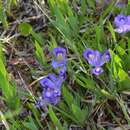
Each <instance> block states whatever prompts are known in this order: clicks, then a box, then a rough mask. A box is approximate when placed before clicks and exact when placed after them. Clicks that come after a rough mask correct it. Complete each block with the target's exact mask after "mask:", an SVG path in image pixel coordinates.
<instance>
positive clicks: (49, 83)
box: [40, 74, 64, 105]
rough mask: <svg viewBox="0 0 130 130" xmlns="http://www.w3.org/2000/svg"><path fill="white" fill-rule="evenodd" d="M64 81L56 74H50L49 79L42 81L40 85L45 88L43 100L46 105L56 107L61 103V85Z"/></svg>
mask: <svg viewBox="0 0 130 130" xmlns="http://www.w3.org/2000/svg"><path fill="white" fill-rule="evenodd" d="M63 81H64V79H63V78H62V77H61V76H59V77H57V76H56V75H55V74H48V76H47V77H45V78H43V79H41V80H40V84H41V86H42V88H43V92H42V98H43V100H44V101H45V102H46V104H48V103H50V104H53V105H56V104H58V103H59V101H60V96H61V85H62V83H63Z"/></svg>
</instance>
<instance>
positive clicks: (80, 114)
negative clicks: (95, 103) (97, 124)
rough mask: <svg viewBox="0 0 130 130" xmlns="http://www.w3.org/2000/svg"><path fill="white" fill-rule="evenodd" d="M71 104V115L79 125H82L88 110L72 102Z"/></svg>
mask: <svg viewBox="0 0 130 130" xmlns="http://www.w3.org/2000/svg"><path fill="white" fill-rule="evenodd" d="M71 106H72V112H73V115H74V116H75V118H76V120H77V121H78V122H79V123H80V124H81V125H84V122H85V120H86V118H87V115H88V110H87V109H86V110H85V109H84V110H81V109H80V107H79V106H77V105H75V104H72V105H71Z"/></svg>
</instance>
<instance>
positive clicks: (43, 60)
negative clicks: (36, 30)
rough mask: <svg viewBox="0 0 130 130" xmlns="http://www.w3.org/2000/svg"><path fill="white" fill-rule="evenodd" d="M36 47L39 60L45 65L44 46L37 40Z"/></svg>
mask: <svg viewBox="0 0 130 130" xmlns="http://www.w3.org/2000/svg"><path fill="white" fill-rule="evenodd" d="M35 48H36V51H35V54H36V57H37V59H38V61H39V62H40V63H41V65H43V66H44V65H45V64H46V58H45V55H44V53H43V49H42V47H41V46H40V45H39V43H38V42H37V41H35Z"/></svg>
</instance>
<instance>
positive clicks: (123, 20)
mask: <svg viewBox="0 0 130 130" xmlns="http://www.w3.org/2000/svg"><path fill="white" fill-rule="evenodd" d="M114 24H115V26H116V27H117V28H116V29H114V31H115V32H118V33H127V32H129V31H130V15H128V16H125V15H123V14H119V15H118V16H116V17H115V19H114Z"/></svg>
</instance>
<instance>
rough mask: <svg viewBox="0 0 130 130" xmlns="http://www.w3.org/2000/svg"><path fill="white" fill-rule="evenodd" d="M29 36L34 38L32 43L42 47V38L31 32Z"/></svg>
mask: <svg viewBox="0 0 130 130" xmlns="http://www.w3.org/2000/svg"><path fill="white" fill-rule="evenodd" d="M31 35H32V37H33V38H34V41H37V42H38V43H39V44H40V45H43V38H42V36H41V35H40V34H39V33H35V32H34V31H32V32H31Z"/></svg>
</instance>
